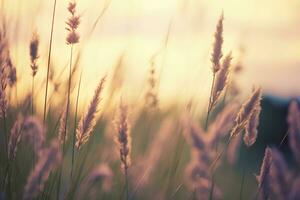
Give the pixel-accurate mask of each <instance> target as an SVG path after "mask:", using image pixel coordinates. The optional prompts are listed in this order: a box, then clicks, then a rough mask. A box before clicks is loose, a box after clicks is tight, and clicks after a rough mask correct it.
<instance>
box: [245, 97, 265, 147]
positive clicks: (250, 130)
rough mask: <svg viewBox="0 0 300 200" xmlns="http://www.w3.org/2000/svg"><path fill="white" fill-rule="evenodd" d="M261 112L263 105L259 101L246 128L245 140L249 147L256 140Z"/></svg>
mask: <svg viewBox="0 0 300 200" xmlns="http://www.w3.org/2000/svg"><path fill="white" fill-rule="evenodd" d="M260 112H261V106H260V102H258V103H257V105H255V108H254V110H253V112H252V114H251V116H250V119H249V121H248V123H247V124H246V128H245V135H244V142H245V144H246V146H247V147H250V146H252V145H253V144H254V143H255V141H256V138H257V127H258V125H259V115H260Z"/></svg>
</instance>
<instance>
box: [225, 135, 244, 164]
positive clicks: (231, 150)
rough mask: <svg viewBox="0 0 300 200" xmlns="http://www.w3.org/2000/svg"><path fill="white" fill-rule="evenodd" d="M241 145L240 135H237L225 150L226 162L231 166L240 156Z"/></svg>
mask: <svg viewBox="0 0 300 200" xmlns="http://www.w3.org/2000/svg"><path fill="white" fill-rule="evenodd" d="M241 144H242V135H241V134H238V135H237V136H236V137H234V138H232V141H231V143H230V145H229V146H228V148H227V152H226V153H227V154H226V155H227V161H228V163H229V164H230V165H231V166H233V165H235V164H236V162H237V160H238V158H239V156H240V152H239V150H240V147H241Z"/></svg>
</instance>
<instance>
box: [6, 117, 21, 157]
mask: <svg viewBox="0 0 300 200" xmlns="http://www.w3.org/2000/svg"><path fill="white" fill-rule="evenodd" d="M22 124H23V117H22V116H19V117H18V119H17V120H16V121H15V123H14V125H13V127H12V129H11V134H10V139H9V143H8V158H9V159H10V160H14V159H15V158H16V153H17V148H18V144H19V142H20V140H21V136H22Z"/></svg>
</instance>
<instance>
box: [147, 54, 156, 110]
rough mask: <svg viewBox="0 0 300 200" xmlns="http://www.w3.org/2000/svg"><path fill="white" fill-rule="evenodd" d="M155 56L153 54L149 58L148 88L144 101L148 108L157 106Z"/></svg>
mask: <svg viewBox="0 0 300 200" xmlns="http://www.w3.org/2000/svg"><path fill="white" fill-rule="evenodd" d="M155 57H156V55H153V56H152V57H151V59H150V70H149V77H148V89H147V92H146V94H145V103H146V106H147V107H149V108H157V106H158V97H157V79H156V70H155Z"/></svg>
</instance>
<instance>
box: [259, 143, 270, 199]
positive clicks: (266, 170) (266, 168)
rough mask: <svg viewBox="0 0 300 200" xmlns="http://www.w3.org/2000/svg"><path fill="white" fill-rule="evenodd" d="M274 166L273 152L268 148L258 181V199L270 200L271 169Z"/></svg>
mask: <svg viewBox="0 0 300 200" xmlns="http://www.w3.org/2000/svg"><path fill="white" fill-rule="evenodd" d="M271 164H272V150H271V149H270V148H269V147H267V148H266V149H265V155H264V159H263V162H262V165H261V168H260V173H259V176H257V181H258V199H260V200H268V199H269V194H270V192H271V189H270V187H271V182H270V169H271Z"/></svg>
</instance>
